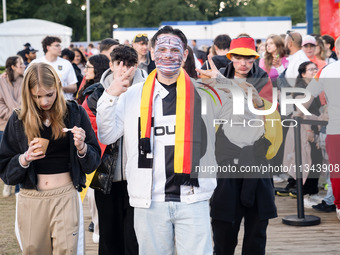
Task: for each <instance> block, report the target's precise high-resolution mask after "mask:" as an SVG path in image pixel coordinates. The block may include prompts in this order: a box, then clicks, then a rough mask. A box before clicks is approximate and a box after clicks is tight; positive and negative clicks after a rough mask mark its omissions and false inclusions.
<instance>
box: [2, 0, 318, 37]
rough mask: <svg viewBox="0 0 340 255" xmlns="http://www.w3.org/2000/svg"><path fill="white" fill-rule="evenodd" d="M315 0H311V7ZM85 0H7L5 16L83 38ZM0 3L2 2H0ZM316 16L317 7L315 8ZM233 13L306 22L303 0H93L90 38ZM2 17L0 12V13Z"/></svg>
mask: <svg viewBox="0 0 340 255" xmlns="http://www.w3.org/2000/svg"><path fill="white" fill-rule="evenodd" d="M316 3H317V0H314V7H315V5H316ZM85 4H86V0H72V1H71V4H67V2H66V0H29V1H28V0H16V1H7V19H8V20H12V19H19V18H37V19H44V20H49V21H53V22H57V23H60V24H63V25H66V26H69V27H71V28H72V29H73V36H72V39H73V41H81V40H83V41H84V40H86V12H85V11H82V10H81V6H82V5H85ZM0 6H1V4H0ZM314 15H315V17H317V7H315V8H314ZM226 16H227V17H228V16H231V17H235V16H291V18H292V22H293V24H296V23H298V22H305V20H306V13H305V1H296V0H225V1H221V0H157V1H156V0H92V1H91V38H92V40H101V39H103V38H105V37H111V36H112V25H113V24H118V25H119V27H158V26H159V25H160V23H161V22H162V21H185V20H214V19H216V18H219V17H226ZM0 18H1V19H2V13H1V14H0Z"/></svg>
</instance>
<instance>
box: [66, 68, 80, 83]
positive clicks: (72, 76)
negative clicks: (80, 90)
mask: <svg viewBox="0 0 340 255" xmlns="http://www.w3.org/2000/svg"><path fill="white" fill-rule="evenodd" d="M66 82H67V84H66V85H67V86H68V85H71V84H75V83H77V82H78V79H77V76H76V72H75V71H74V69H73V66H72V64H71V63H67V74H66Z"/></svg>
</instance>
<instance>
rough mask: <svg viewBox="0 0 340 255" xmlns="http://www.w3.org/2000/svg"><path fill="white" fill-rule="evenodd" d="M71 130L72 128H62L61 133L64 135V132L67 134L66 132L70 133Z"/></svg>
mask: <svg viewBox="0 0 340 255" xmlns="http://www.w3.org/2000/svg"><path fill="white" fill-rule="evenodd" d="M72 129H73V128H63V130H62V131H63V132H64V133H66V132H68V131H72Z"/></svg>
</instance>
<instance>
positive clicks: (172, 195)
mask: <svg viewBox="0 0 340 255" xmlns="http://www.w3.org/2000/svg"><path fill="white" fill-rule="evenodd" d="M151 44H152V49H151V54H152V55H153V59H154V60H155V64H156V69H155V70H154V71H153V72H151V73H150V74H149V76H148V78H147V79H146V81H145V83H139V84H136V85H134V86H131V87H128V84H129V82H128V80H127V77H128V75H129V74H130V73H131V72H132V69H129V70H127V71H126V72H125V73H124V72H118V73H117V74H116V76H115V79H114V80H113V82H112V83H111V85H110V86H109V88H107V89H106V90H105V91H104V93H103V95H102V97H101V98H100V99H99V101H98V106H97V126H98V138H99V141H100V142H102V143H104V144H111V143H113V142H115V141H116V140H117V139H119V138H120V137H121V136H122V135H124V144H125V146H126V147H125V148H126V159H127V163H126V177H127V182H128V193H129V197H130V204H131V206H133V207H134V214H135V215H134V220H135V222H134V227H135V231H136V236H137V241H138V244H139V254H140V255H162V254H174V253H175V252H177V254H178V255H184V254H195V255H211V254H212V253H213V252H212V239H211V228H210V216H209V202H208V201H209V199H210V197H211V195H212V193H213V191H214V189H215V187H216V179H215V178H201V173H197V172H196V171H195V170H196V169H195V166H216V161H215V157H214V144H215V128H214V127H213V125H212V123H213V116H216V115H217V112H218V111H219V109H220V107H219V105H217V106H216V107H215V106H214V102H213V100H212V99H211V98H210V96H209V94H208V93H206V92H204V91H203V90H200V89H197V88H196V87H195V86H194V85H193V83H192V82H191V80H190V77H189V76H188V75H187V74H186V72H185V71H184V70H183V69H182V68H181V65H182V63H183V61H185V60H186V58H187V56H188V50H187V49H186V48H187V39H186V37H185V35H184V34H183V32H182V31H180V30H178V29H173V28H172V27H170V26H165V27H163V28H161V29H160V30H159V31H158V32H157V33H156V34H155V35H154V36H153V38H152V40H151ZM209 93H210V92H209ZM118 96H119V100H118ZM202 97H205V98H204V99H205V102H206V103H207V105H209V107H207V114H205V115H203V116H201V98H202ZM202 101H203V99H202ZM210 176H211V175H210ZM175 244H176V245H175ZM175 247H176V251H175Z"/></svg>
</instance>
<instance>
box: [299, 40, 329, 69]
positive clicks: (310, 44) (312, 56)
mask: <svg viewBox="0 0 340 255" xmlns="http://www.w3.org/2000/svg"><path fill="white" fill-rule="evenodd" d="M319 43H320V42H319ZM321 43H322V40H321ZM318 47H319V46H318V43H317V41H316V39H315V37H314V36H311V35H306V36H304V37H303V39H302V50H303V51H304V53H305V54H306V56H307V57H308V58H309V60H310V61H312V62H313V63H315V64H316V65H317V68H318V69H322V68H323V67H324V66H325V65H326V61H324V60H322V59H318V58H317V56H316V53H317V48H318ZM318 51H319V52H320V48H318Z"/></svg>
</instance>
